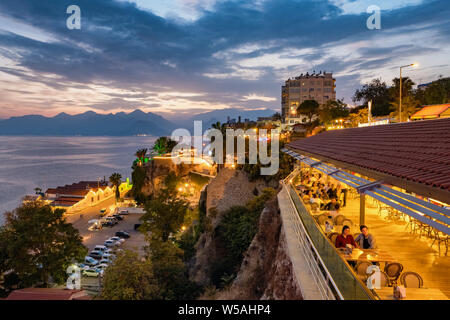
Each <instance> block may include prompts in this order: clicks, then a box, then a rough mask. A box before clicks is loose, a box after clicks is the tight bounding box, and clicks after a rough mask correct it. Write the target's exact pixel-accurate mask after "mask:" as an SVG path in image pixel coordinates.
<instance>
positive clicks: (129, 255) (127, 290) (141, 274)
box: [101, 250, 161, 300]
mask: <svg viewBox="0 0 450 320" xmlns="http://www.w3.org/2000/svg"><path fill="white" fill-rule="evenodd" d="M101 296H102V298H103V299H107V300H156V299H161V294H160V290H159V287H158V282H157V280H156V278H155V277H154V274H153V268H152V264H151V262H150V261H149V260H146V259H143V260H141V259H140V258H139V255H138V254H137V253H136V252H133V251H130V250H126V251H124V252H123V253H121V254H119V255H118V257H117V259H116V260H115V261H114V264H112V265H110V266H109V267H108V268H106V270H105V275H104V277H103V290H102V295H101Z"/></svg>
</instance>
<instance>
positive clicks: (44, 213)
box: [0, 201, 87, 286]
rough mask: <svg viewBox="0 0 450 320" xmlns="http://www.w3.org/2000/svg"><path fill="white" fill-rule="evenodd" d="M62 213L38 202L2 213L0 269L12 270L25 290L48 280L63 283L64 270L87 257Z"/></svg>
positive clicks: (79, 239)
mask: <svg viewBox="0 0 450 320" xmlns="http://www.w3.org/2000/svg"><path fill="white" fill-rule="evenodd" d="M64 213H65V210H62V209H56V210H52V208H51V207H50V206H49V205H45V204H44V203H43V202H41V201H34V202H28V203H26V204H23V205H22V206H20V207H18V208H17V209H15V210H14V211H12V212H8V213H6V224H5V226H4V228H3V229H2V231H1V232H0V243H2V246H1V249H0V251H1V252H2V253H0V256H3V257H6V262H5V261H3V263H2V264H3V266H2V269H4V268H5V266H6V267H7V269H8V270H12V271H13V272H14V273H15V274H16V275H17V276H18V279H19V280H20V282H21V283H22V284H24V285H27V286H30V285H34V284H37V283H38V282H42V283H43V284H44V285H47V283H48V280H49V277H52V278H53V280H55V281H56V282H58V283H63V282H64V281H65V280H66V278H67V274H66V270H67V267H68V266H69V265H70V264H71V263H73V262H75V261H81V260H82V259H83V258H84V256H85V255H86V253H87V249H86V247H84V245H83V239H82V238H81V236H80V234H79V233H78V230H77V229H75V228H74V227H73V226H72V224H70V223H67V222H66V219H65V218H64Z"/></svg>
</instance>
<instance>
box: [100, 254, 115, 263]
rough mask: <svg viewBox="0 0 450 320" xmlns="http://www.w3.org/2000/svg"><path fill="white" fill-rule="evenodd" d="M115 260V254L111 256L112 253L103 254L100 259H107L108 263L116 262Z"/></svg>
mask: <svg viewBox="0 0 450 320" xmlns="http://www.w3.org/2000/svg"><path fill="white" fill-rule="evenodd" d="M116 258H117V256H116V255H115V254H112V253H105V254H104V255H103V257H102V259H108V260H110V261H114V260H116ZM100 263H101V262H100Z"/></svg>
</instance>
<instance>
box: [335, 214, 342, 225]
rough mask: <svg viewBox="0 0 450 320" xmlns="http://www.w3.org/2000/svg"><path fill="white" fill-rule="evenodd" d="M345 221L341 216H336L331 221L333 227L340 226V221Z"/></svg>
mask: <svg viewBox="0 0 450 320" xmlns="http://www.w3.org/2000/svg"><path fill="white" fill-rule="evenodd" d="M344 220H345V217H344V216H343V215H342V214H339V215H337V216H336V217H334V219H333V221H334V224H335V225H339V226H341V225H342V221H344Z"/></svg>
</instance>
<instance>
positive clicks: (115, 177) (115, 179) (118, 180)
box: [109, 173, 122, 202]
mask: <svg viewBox="0 0 450 320" xmlns="http://www.w3.org/2000/svg"><path fill="white" fill-rule="evenodd" d="M109 182H111V184H112V185H113V186H114V187H115V188H116V202H117V200H119V199H120V190H119V187H120V185H121V184H122V175H121V174H120V173H113V174H112V175H111V176H110V177H109Z"/></svg>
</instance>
